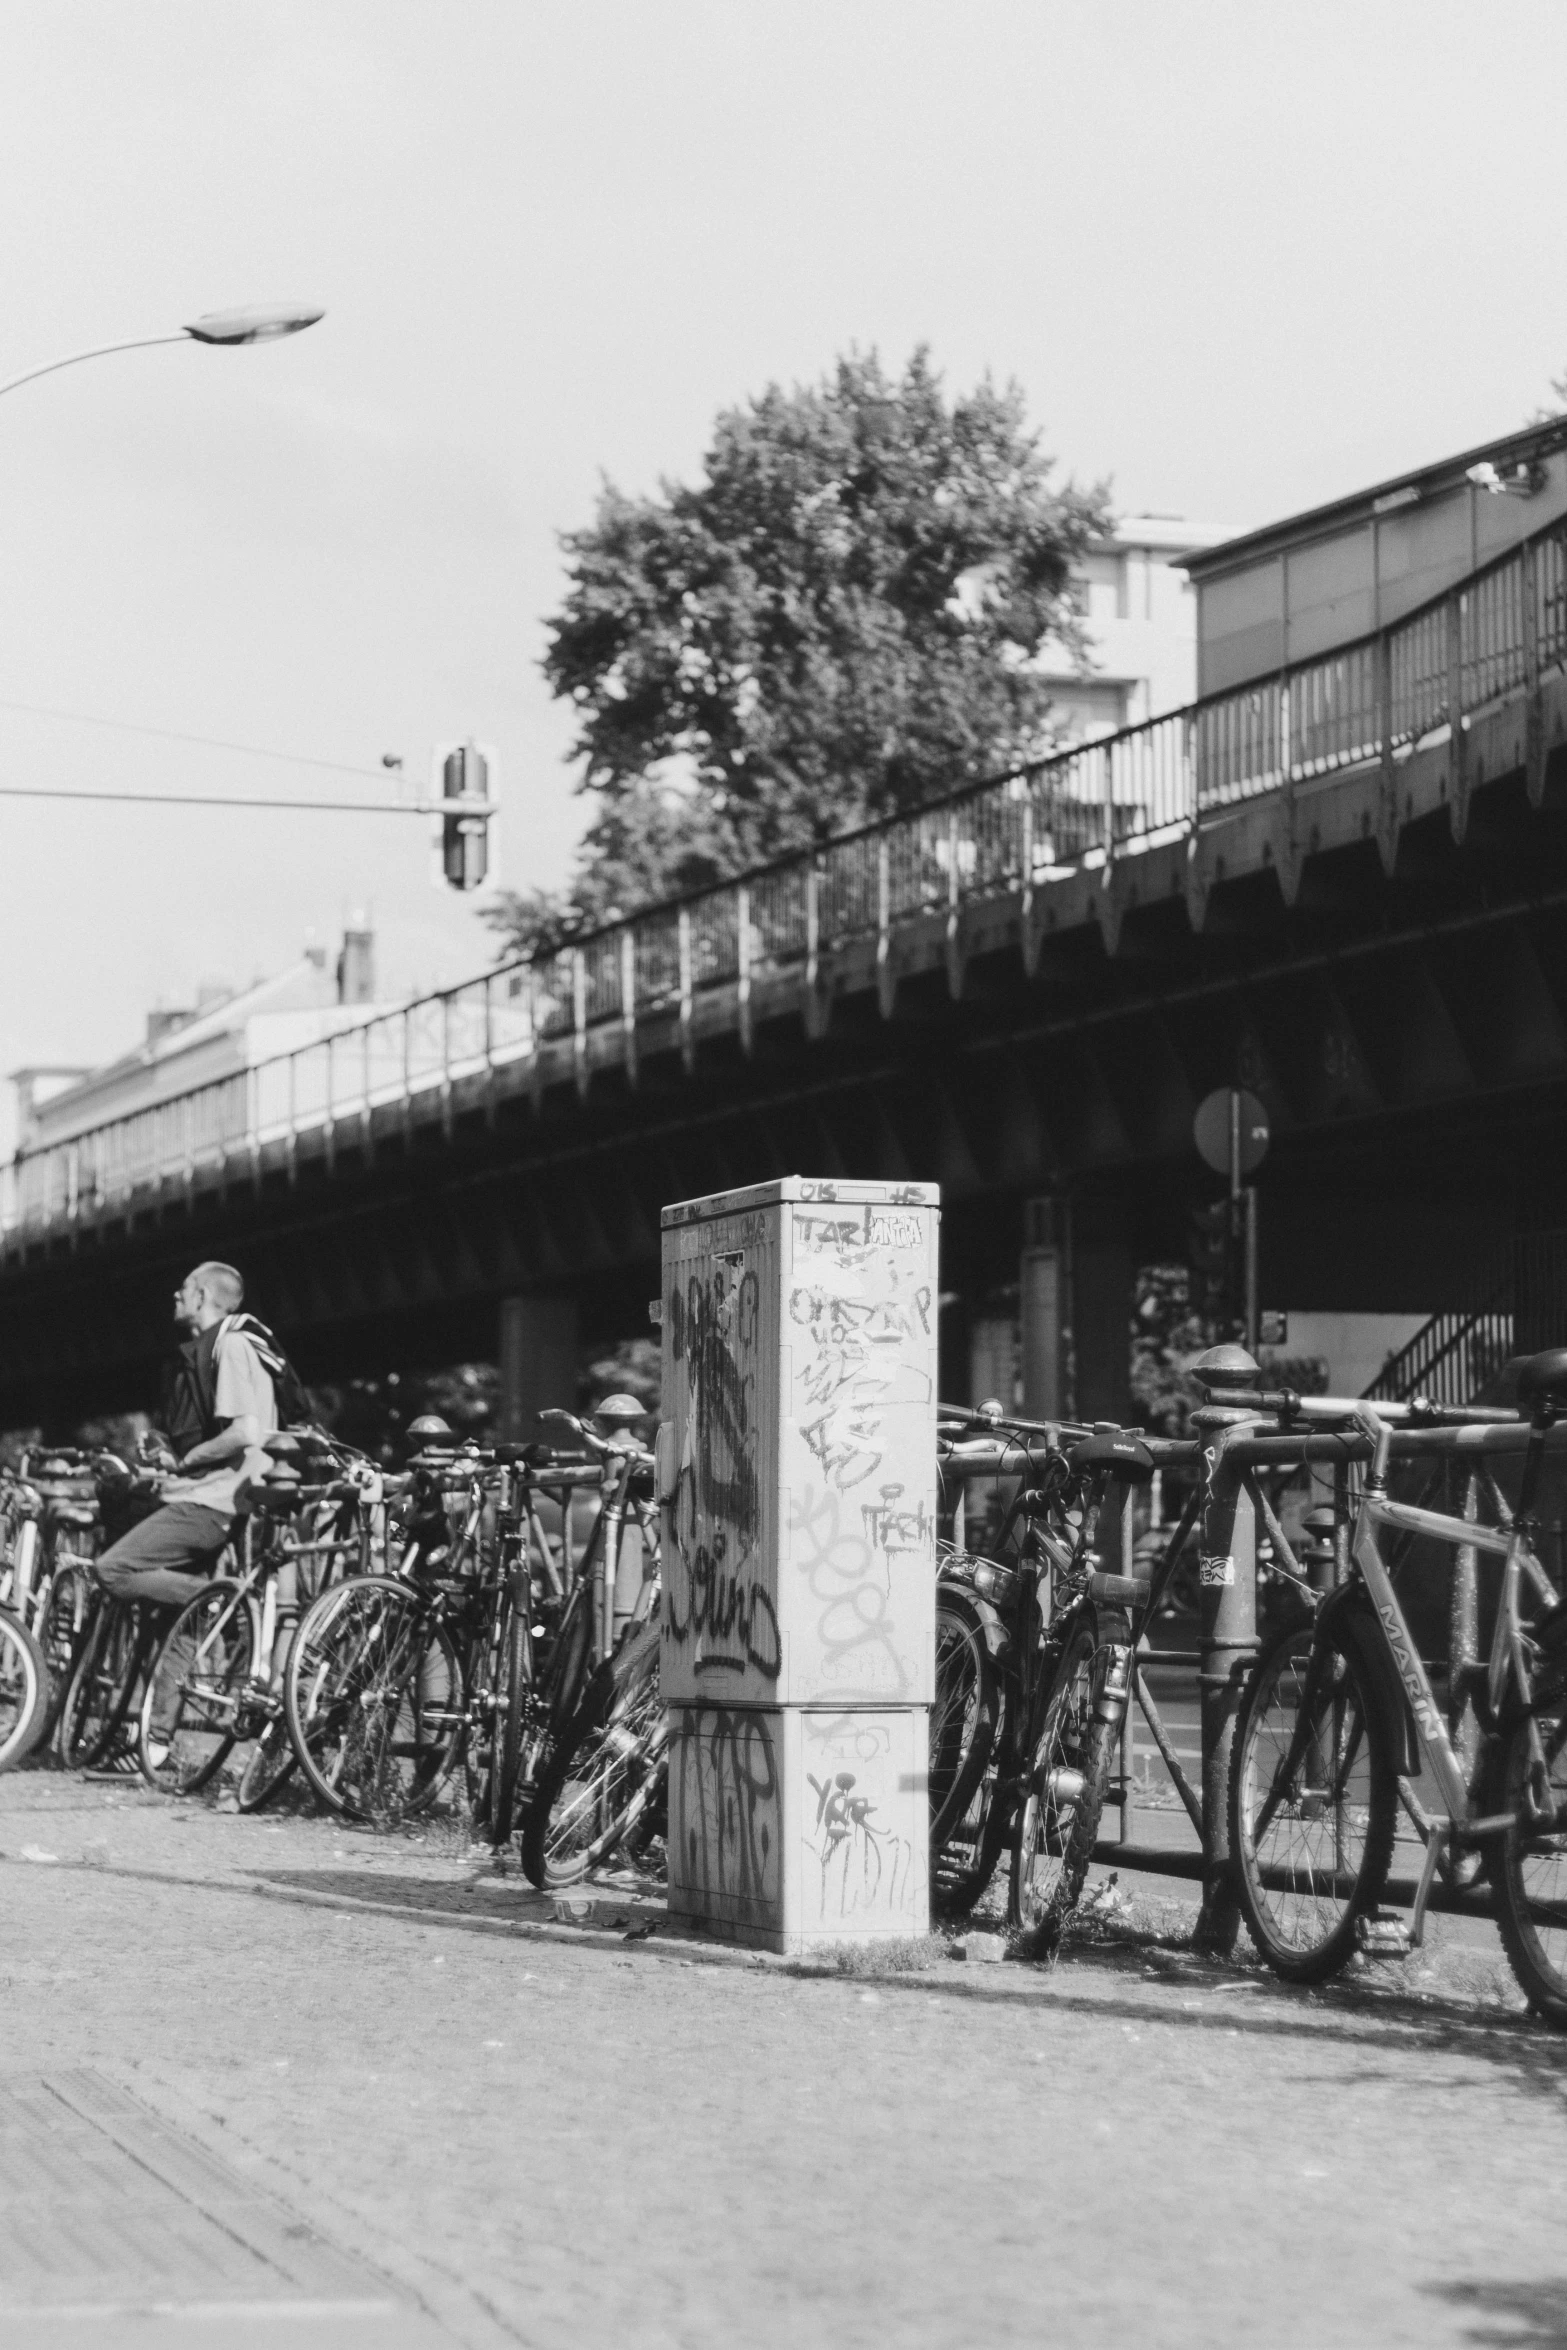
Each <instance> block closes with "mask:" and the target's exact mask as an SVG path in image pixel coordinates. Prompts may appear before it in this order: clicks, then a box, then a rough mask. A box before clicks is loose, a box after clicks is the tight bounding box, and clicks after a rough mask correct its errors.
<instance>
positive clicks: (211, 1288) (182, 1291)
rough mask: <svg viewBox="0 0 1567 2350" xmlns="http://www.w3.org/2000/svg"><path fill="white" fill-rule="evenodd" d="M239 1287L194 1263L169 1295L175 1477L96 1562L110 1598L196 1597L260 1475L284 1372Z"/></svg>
mask: <svg viewBox="0 0 1567 2350" xmlns="http://www.w3.org/2000/svg"><path fill="white" fill-rule="evenodd" d="M244 1298H245V1284H244V1282H243V1281H242V1280H241V1278H240V1276H239V1274H238V1273H236V1272H235V1270H234V1267H233V1266H232V1265H223V1264H218V1263H215V1262H208V1263H206V1264H201V1265H198V1266H197V1267H196V1269H195V1271H194V1272H193V1273H187V1275H186V1276H185V1279H184V1280H183V1282H181V1284H180V1286H179V1288H178V1289H177V1290H176V1291H175V1294H174V1318H175V1320H176V1322H178V1323H179V1324H180V1326H181V1327H182V1328H183V1329H185V1330H186V1331H188V1332H189V1336H188V1337H187V1339H186V1340H185V1343H184V1344H183V1345H182V1346H181V1348H180V1351H179V1358H178V1361H177V1364H176V1366H175V1371H174V1377H173V1379H172V1381H171V1383H170V1386H169V1389H168V1391H167V1393H166V1395H165V1399H164V1415H163V1416H164V1423H165V1428H166V1432H167V1435H168V1439H169V1444H170V1447H171V1450H170V1451H169V1452H168V1453H166V1454H165V1455H164V1457H165V1458H167V1459H170V1460H175V1459H177V1460H178V1463H179V1466H178V1470H177V1473H176V1474H174V1475H173V1476H171V1477H170V1478H169V1479H168V1481H167V1483H166V1484H165V1486H164V1490H163V1498H162V1506H161V1507H160V1508H158V1509H156V1510H154V1511H153V1513H152V1515H151V1517H148V1518H143V1519H142V1520H141V1522H140V1524H139V1525H135V1526H133V1527H132V1528H131V1529H130V1531H129V1533H127V1534H122V1535H121V1537H120V1539H119V1540H118V1541H117V1542H116V1543H114V1544H113V1545H112V1546H111V1547H110V1548H109V1549H108V1550H106V1551H105V1552H104V1554H103V1556H102V1558H101V1559H100V1560H99V1561H98V1580H99V1582H100V1583H101V1584H102V1585H103V1588H104V1590H105V1591H107V1592H109V1593H110V1594H111V1596H112V1597H114V1598H116V1599H145V1600H152V1601H155V1602H158V1603H160V1604H162V1605H164V1606H169V1607H183V1606H184V1604H185V1603H186V1601H187V1600H191V1599H195V1598H197V1597H198V1596H199V1594H200V1592H201V1591H202V1589H203V1587H204V1585H205V1584H206V1582H207V1581H208V1579H209V1577H210V1576H211V1573H212V1570H213V1568H214V1566H215V1565H216V1563H217V1560H218V1555H219V1553H220V1552H221V1551H222V1549H223V1546H224V1544H225V1543H226V1542H227V1541H228V1538H229V1530H230V1528H231V1527H232V1525H233V1522H234V1518H235V1515H236V1511H237V1508H238V1502H237V1498H236V1497H237V1495H238V1492H239V1488H240V1486H241V1485H242V1484H243V1483H244V1481H245V1480H246V1478H247V1477H261V1476H264V1475H265V1474H266V1470H267V1465H268V1464H267V1456H266V1454H265V1452H264V1451H263V1450H262V1449H261V1448H262V1444H263V1442H264V1440H265V1439H266V1438H267V1437H268V1436H270V1435H272V1434H273V1433H274V1432H275V1430H276V1428H277V1424H278V1410H277V1387H276V1382H277V1380H278V1378H279V1377H280V1376H281V1374H282V1371H283V1358H282V1356H281V1355H280V1354H279V1352H278V1350H277V1348H276V1346H275V1344H274V1342H273V1339H272V1335H271V1333H270V1331H268V1330H267V1329H266V1328H265V1326H264V1325H263V1324H262V1323H260V1322H258V1321H256V1320H255V1319H254V1317H253V1316H252V1315H249V1314H245V1313H242V1312H241V1311H240V1308H241V1307H242V1305H243V1304H244Z"/></svg>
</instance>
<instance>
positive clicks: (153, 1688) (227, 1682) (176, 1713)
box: [136, 1583, 256, 1795]
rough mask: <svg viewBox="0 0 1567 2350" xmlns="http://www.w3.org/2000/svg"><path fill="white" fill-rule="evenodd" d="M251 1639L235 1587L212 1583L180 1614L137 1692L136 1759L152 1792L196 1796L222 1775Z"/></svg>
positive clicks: (242, 1597)
mask: <svg viewBox="0 0 1567 2350" xmlns="http://www.w3.org/2000/svg"><path fill="white" fill-rule="evenodd" d="M255 1639H256V1627H255V1621H254V1614H253V1610H252V1605H251V1601H250V1598H249V1595H248V1594H247V1593H246V1592H244V1591H242V1590H241V1588H240V1586H239V1585H238V1584H237V1583H209V1584H208V1586H207V1588H206V1590H205V1591H203V1592H200V1593H198V1595H197V1596H196V1598H194V1599H191V1600H187V1601H186V1603H185V1605H184V1606H183V1607H182V1608H181V1609H180V1611H179V1614H178V1615H177V1616H176V1617H175V1619H174V1621H173V1623H172V1624H171V1625H170V1626H169V1629H168V1631H167V1633H166V1634H165V1636H164V1640H163V1645H162V1647H161V1648H160V1649H159V1651H158V1655H157V1661H156V1662H155V1664H154V1665H153V1668H152V1670H151V1672H150V1673H149V1674H148V1675H147V1686H146V1688H145V1690H144V1691H143V1692H142V1701H141V1714H140V1718H139V1721H138V1724H137V1740H136V1754H137V1760H138V1761H139V1762H140V1764H141V1771H142V1777H143V1778H144V1779H145V1780H146V1782H147V1784H148V1786H149V1787H156V1788H158V1789H160V1790H161V1792H162V1793H163V1794H165V1795H194V1794H196V1793H197V1791H198V1790H199V1789H200V1788H203V1787H205V1786H206V1785H207V1783H208V1781H209V1780H210V1779H211V1778H213V1777H214V1776H215V1774H216V1773H217V1772H218V1771H219V1770H221V1768H222V1766H223V1764H224V1763H225V1762H226V1761H227V1760H228V1756H229V1753H230V1751H231V1749H232V1747H233V1745H234V1742H235V1740H236V1739H237V1738H238V1736H239V1733H240V1729H241V1726H242V1720H243V1713H244V1708H245V1704H246V1701H247V1698H248V1695H249V1683H250V1667H251V1659H252V1657H253V1656H254V1654H255Z"/></svg>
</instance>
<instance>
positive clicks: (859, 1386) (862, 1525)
mask: <svg viewBox="0 0 1567 2350" xmlns="http://www.w3.org/2000/svg"><path fill="white" fill-rule="evenodd" d="M940 1222H941V1209H940V1192H939V1190H938V1188H937V1186H936V1185H935V1184H927V1183H909V1184H890V1183H830V1182H814V1181H810V1180H808V1179H807V1178H805V1177H803V1176H790V1177H788V1178H786V1179H785V1180H783V1181H781V1182H777V1183H766V1184H758V1185H755V1186H754V1187H752V1188H751V1189H749V1190H746V1191H736V1192H728V1193H720V1194H717V1195H715V1196H714V1197H713V1198H710V1199H704V1200H688V1201H684V1202H682V1203H681V1204H679V1205H678V1206H675V1207H667V1208H665V1210H664V1215H663V1227H664V1233H663V1238H664V1250H663V1257H664V1271H663V1300H662V1308H663V1371H664V1406H663V1408H664V1425H663V1427H662V1428H661V1430H660V1433H659V1445H660V1495H661V1498H662V1500H663V1503H664V1539H663V1551H664V1561H663V1573H664V1585H663V1648H662V1657H661V1669H662V1674H663V1689H664V1701H665V1703H666V1704H667V1705H671V1706H679V1705H704V1706H708V1705H728V1706H732V1705H747V1706H773V1705H805V1706H823V1707H831V1708H838V1707H848V1706H864V1705H871V1706H887V1705H928V1704H929V1703H930V1701H931V1699H932V1697H933V1696H934V1694H935V1637H936V1634H935V1621H936V1616H935V1607H936V1590H935V1575H936V1296H937V1241H938V1235H939V1228H940Z"/></svg>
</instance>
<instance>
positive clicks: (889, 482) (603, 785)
mask: <svg viewBox="0 0 1567 2350" xmlns="http://www.w3.org/2000/svg"><path fill="white" fill-rule="evenodd" d="M1052 472H1053V464H1052V460H1050V459H1049V458H1047V457H1045V456H1043V455H1042V454H1041V452H1040V449H1039V444H1038V438H1037V435H1035V434H1033V433H1031V432H1030V431H1029V430H1028V429H1027V426H1026V424H1025V420H1024V411H1023V398H1022V394H1021V392H1020V391H1019V389H1018V388H1017V386H1016V385H1008V386H1007V387H1006V388H1005V389H1004V390H998V389H997V388H996V387H995V386H994V385H993V384H992V383H991V382H990V381H989V380H988V379H987V380H986V381H985V382H983V383H982V384H980V386H979V387H978V388H977V389H976V390H975V391H973V392H971V393H968V394H966V395H963V396H960V397H958V398H956V399H954V400H952V401H950V402H949V401H948V399H947V397H946V395H945V393H944V390H943V387H942V381H941V378H940V376H939V375H938V374H937V373H936V371H935V370H934V368H933V367H932V365H931V363H930V360H929V358H928V356H927V354H926V352H925V351H924V350H919V351H916V352H915V354H914V356H913V358H912V359H911V360H910V362H909V364H908V366H907V367H906V369H905V370H904V372H903V375H902V378H901V380H898V381H894V380H892V379H891V378H889V377H888V376H887V374H886V373H885V372H884V371H883V368H882V366H881V363H880V361H879V359H878V358H877V357H876V355H875V354H874V353H871V354H869V355H868V356H860V355H858V354H855V355H851V356H850V357H848V358H846V359H841V360H839V362H838V364H837V367H836V368H835V370H834V371H833V373H832V374H831V375H829V376H828V377H827V378H826V379H825V380H824V381H823V382H822V383H820V384H817V385H813V386H805V387H797V388H795V389H794V390H792V391H785V390H783V389H782V388H780V387H779V386H778V385H772V386H770V387H769V388H768V390H767V391H765V392H764V393H763V394H762V395H761V397H760V398H759V399H753V400H751V401H748V402H747V403H746V404H745V405H743V406H741V407H739V408H734V409H730V410H728V411H726V412H725V413H724V414H722V415H721V416H720V417H719V418H718V420H717V423H716V425H715V427H714V431H713V437H712V442H711V445H710V447H709V448H708V451H707V454H706V457H705V458H704V460H703V466H702V474H701V479H700V480H699V481H698V482H697V483H696V485H695V486H687V485H685V484H682V483H678V482H665V483H663V484H662V485H661V487H660V490H659V493H658V495H657V496H656V497H650V498H634V497H630V496H627V495H626V494H625V493H624V492H622V491H620V490H618V489H616V488H615V487H614V486H613V485H612V484H610V483H608V482H606V483H605V485H604V487H603V490H602V492H601V495H600V498H599V505H598V512H597V514H596V516H595V517H594V520H593V521H592V523H591V524H590V525H589V526H588V527H587V528H586V529H583V530H580V531H574V532H571V533H568V534H567V535H566V537H565V538H564V540H563V546H564V549H565V553H566V558H567V570H568V576H569V581H570V585H569V588H568V592H567V595H566V599H565V602H564V604H563V606H562V608H561V610H560V611H559V612H558V613H557V614H556V615H555V617H554V619H553V621H552V622H551V624H550V630H551V633H550V642H549V648H548V651H547V653H546V656H545V660H544V671H545V675H546V676H547V678H548V679H549V682H550V685H551V688H552V689H553V691H554V693H555V694H556V696H557V697H559V698H560V699H562V700H565V701H569V702H570V703H571V705H572V707H573V709H574V710H575V711H576V713H577V717H578V721H579V727H578V733H577V739H576V742H575V745H574V749H573V756H574V757H575V758H576V759H577V760H578V761H579V763H580V770H581V773H580V781H579V789H581V790H584V791H586V792H587V793H589V794H591V795H592V798H593V801H594V803H595V807H594V814H593V817H592V820H591V822H590V824H589V826H588V828H587V833H586V836H585V839H584V842H583V845H582V849H581V852H580V856H579V862H578V866H577V871H576V873H575V875H574V877H573V881H572V883H571V886H570V888H569V889H568V890H567V891H566V892H564V893H560V894H551V893H548V892H541V891H537V890H535V891H529V892H526V893H521V894H518V893H513V894H512V895H511V896H510V897H509V898H508V899H505V900H503V901H501V902H500V903H499V904H498V905H497V906H496V908H495V909H494V911H493V913H492V916H491V919H492V920H493V921H494V922H495V924H496V926H497V927H498V928H500V929H501V930H503V931H504V932H505V933H506V934H507V936H508V938H509V939H510V940H511V941H513V942H514V943H516V944H517V945H520V946H524V947H526V946H532V945H537V944H541V943H549V942H551V941H552V940H553V939H555V938H558V937H559V936H562V935H566V934H568V933H569V932H570V931H571V930H572V929H574V928H578V927H580V926H581V925H582V924H584V923H586V922H589V921H596V920H602V919H605V918H606V917H608V916H609V915H611V914H612V913H613V912H615V911H617V910H621V909H626V908H629V907H631V906H632V905H635V904H638V903H645V902H646V901H647V900H648V899H649V898H655V897H658V896H662V895H666V894H673V893H675V892H677V891H681V890H686V889H693V888H700V887H703V886H705V885H707V884H709V883H712V882H715V881H718V880H720V879H722V878H724V877H725V876H727V875H731V874H733V873H736V872H740V871H743V870H745V869H746V868H747V867H748V866H751V865H755V864H757V863H759V862H762V861H764V860H765V859H767V858H770V857H774V856H777V855H780V854H784V853H786V852H788V851H790V850H793V849H798V848H801V847H805V846H808V845H809V844H810V843H812V842H814V841H817V840H820V839H822V838H824V837H826V836H827V835H828V834H830V833H832V832H836V831H840V830H842V829H843V828H844V827H846V826H850V825H853V824H856V823H859V822H863V821H865V820H868V819H870V818H873V817H876V816H880V815H884V814H887V813H891V812H893V811H896V810H897V809H900V808H907V807H909V806H911V805H913V804H914V803H916V802H918V801H920V800H923V799H927V798H929V797H931V796H932V795H933V794H935V793H937V792H940V791H944V790H948V789H951V788H952V787H953V786H955V785H959V784H962V783H964V782H966V781H968V780H971V779H974V778H978V777H981V776H983V775H986V774H992V773H995V772H997V771H999V770H1002V769H1005V768H1006V767H1007V766H1009V765H1012V764H1014V763H1017V762H1019V761H1021V760H1024V759H1027V758H1029V757H1031V756H1037V755H1038V754H1039V753H1040V752H1041V751H1042V750H1046V749H1048V748H1050V747H1051V744H1052V741H1053V735H1052V730H1051V723H1050V688H1049V684H1048V681H1047V680H1046V679H1045V678H1044V677H1043V676H1042V675H1041V674H1040V672H1039V668H1038V665H1037V662H1036V656H1037V655H1038V654H1039V652H1040V651H1041V649H1042V648H1043V647H1044V646H1045V645H1047V644H1048V643H1050V642H1052V641H1055V642H1057V643H1064V644H1066V645H1068V646H1070V647H1072V648H1073V649H1074V650H1077V651H1079V652H1080V651H1081V650H1082V643H1083V640H1082V637H1081V632H1080V626H1079V622H1078V618H1077V615H1076V611H1075V607H1074V604H1073V600H1072V593H1071V587H1070V572H1071V566H1072V563H1073V561H1074V558H1076V557H1077V556H1079V555H1080V554H1081V553H1082V551H1083V549H1084V548H1085V546H1086V545H1087V543H1088V541H1089V539H1090V538H1091V537H1092V536H1093V535H1094V534H1095V533H1096V532H1097V531H1101V530H1103V529H1104V528H1105V527H1106V526H1107V521H1108V515H1107V508H1106V492H1105V490H1104V489H1103V488H1102V487H1101V488H1097V489H1093V490H1088V491H1083V490H1079V489H1077V488H1075V487H1074V486H1072V485H1071V484H1067V485H1065V486H1059V487H1058V486H1056V485H1055V484H1054V483H1053V481H1052Z"/></svg>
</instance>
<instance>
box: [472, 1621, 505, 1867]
mask: <svg viewBox="0 0 1567 2350" xmlns="http://www.w3.org/2000/svg"><path fill="white" fill-rule="evenodd" d="M508 1612H509V1611H507V1609H506V1607H505V1603H504V1602H503V1601H501V1600H499V1599H498V1597H497V1596H496V1595H495V1594H491V1600H490V1610H489V1612H488V1613H487V1615H486V1618H485V1621H484V1623H483V1625H482V1627H481V1631H480V1634H479V1636H478V1637H477V1638H475V1640H474V1641H473V1643H472V1645H471V1647H470V1649H469V1654H468V1669H467V1672H466V1674H465V1676H464V1682H465V1686H466V1689H467V1693H468V1703H467V1716H468V1719H467V1725H466V1729H465V1734H464V1737H463V1744H462V1765H463V1779H464V1781H465V1783H466V1787H467V1794H468V1815H469V1819H470V1821H471V1823H472V1825H473V1827H474V1828H475V1829H476V1830H478V1831H480V1832H481V1833H482V1834H484V1835H485V1836H487V1837H488V1838H489V1840H490V1842H491V1843H492V1844H503V1843H504V1842H505V1841H506V1835H507V1829H506V1828H504V1827H501V1826H500V1825H499V1818H500V1795H501V1725H502V1718H503V1715H504V1712H505V1704H506V1692H505V1682H506V1650H505V1635H506V1624H505V1618H506V1615H507V1613H508ZM497 1613H498V1614H499V1616H500V1618H501V1620H500V1621H499V1622H497V1620H496V1615H497Z"/></svg>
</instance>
